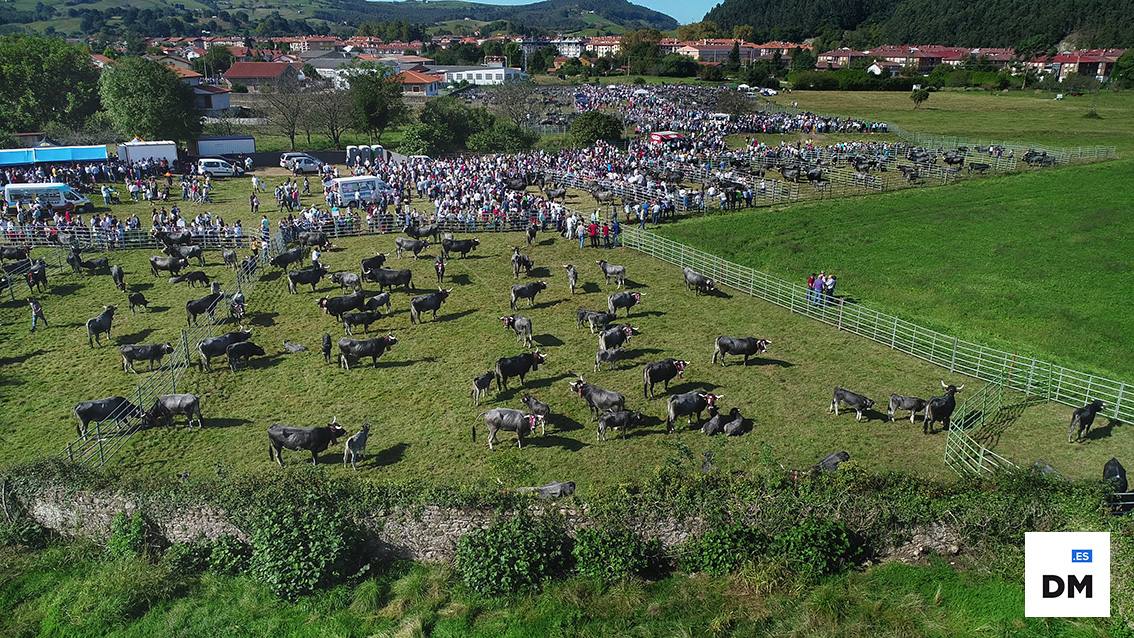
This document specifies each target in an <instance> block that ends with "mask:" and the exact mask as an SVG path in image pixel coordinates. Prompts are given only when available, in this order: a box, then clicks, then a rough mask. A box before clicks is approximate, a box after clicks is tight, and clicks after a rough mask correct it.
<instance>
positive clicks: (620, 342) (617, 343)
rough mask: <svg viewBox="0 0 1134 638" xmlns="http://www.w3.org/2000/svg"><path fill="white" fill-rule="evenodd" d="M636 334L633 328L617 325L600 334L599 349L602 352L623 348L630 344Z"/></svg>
mask: <svg viewBox="0 0 1134 638" xmlns="http://www.w3.org/2000/svg"><path fill="white" fill-rule="evenodd" d="M634 333H635V330H634V327H633V326H628V325H624V324H615V325H613V326H611V327H609V328H607V329H606V330H603V331H602V332H601V333H600V334H599V338H598V347H599V349H600V350H613V349H615V348H621V347H622V346H624V345H626V344H627V343H629V342H630V337H631V336H633V335H634Z"/></svg>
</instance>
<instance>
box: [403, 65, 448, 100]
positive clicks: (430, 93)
mask: <svg viewBox="0 0 1134 638" xmlns="http://www.w3.org/2000/svg"><path fill="white" fill-rule="evenodd" d="M394 78H396V79H397V80H398V81H399V82H401V83H402V95H409V96H415V97H435V96H436V95H437V92H438V91H439V90H440V89H441V83H442V82H444V81H445V79H444V78H443V77H441V76H438V75H433V74H431V73H422V72H420V71H402V72H401V73H399V74H397V75H395V76H394Z"/></svg>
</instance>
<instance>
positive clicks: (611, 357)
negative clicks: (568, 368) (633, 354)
mask: <svg viewBox="0 0 1134 638" xmlns="http://www.w3.org/2000/svg"><path fill="white" fill-rule="evenodd" d="M621 358H622V349H621V348H613V349H610V350H605V349H599V350H597V351H596V352H595V367H594V371H595V372H598V371H599V368H601V367H602V364H604V363H605V364H606V366H607V368H611V367H612V366H613V365H614V363H615V362H616V361H618V360H619V359H621Z"/></svg>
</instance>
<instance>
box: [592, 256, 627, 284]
mask: <svg viewBox="0 0 1134 638" xmlns="http://www.w3.org/2000/svg"><path fill="white" fill-rule="evenodd" d="M595 263H596V264H598V267H599V270H601V271H602V274H603V277H605V278H606V283H608V284H609V283H610V280H611V279H613V280H614V283H615V284H616V285H617V287H619V288H622V287H624V286H625V285H626V266H616V265H614V264H609V263H607V261H606V260H605V259H600V260H598V261H596V262H595Z"/></svg>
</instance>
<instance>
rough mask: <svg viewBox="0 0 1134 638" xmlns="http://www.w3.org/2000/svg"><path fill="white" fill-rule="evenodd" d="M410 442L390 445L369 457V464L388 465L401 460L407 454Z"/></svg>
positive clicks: (376, 465) (375, 465)
mask: <svg viewBox="0 0 1134 638" xmlns="http://www.w3.org/2000/svg"><path fill="white" fill-rule="evenodd" d="M409 446H410V444H409V443H396V444H394V445H391V446H390V447H388V448H386V449H384V450H382V451H380V452H378V453H376V454H374V455H373V456H370V457H368V458H367V465H372V466H374V467H386V466H388V465H393V464H395V463H397V462H398V461H401V460H402V459H403V458H405V456H406V449H407V448H409Z"/></svg>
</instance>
